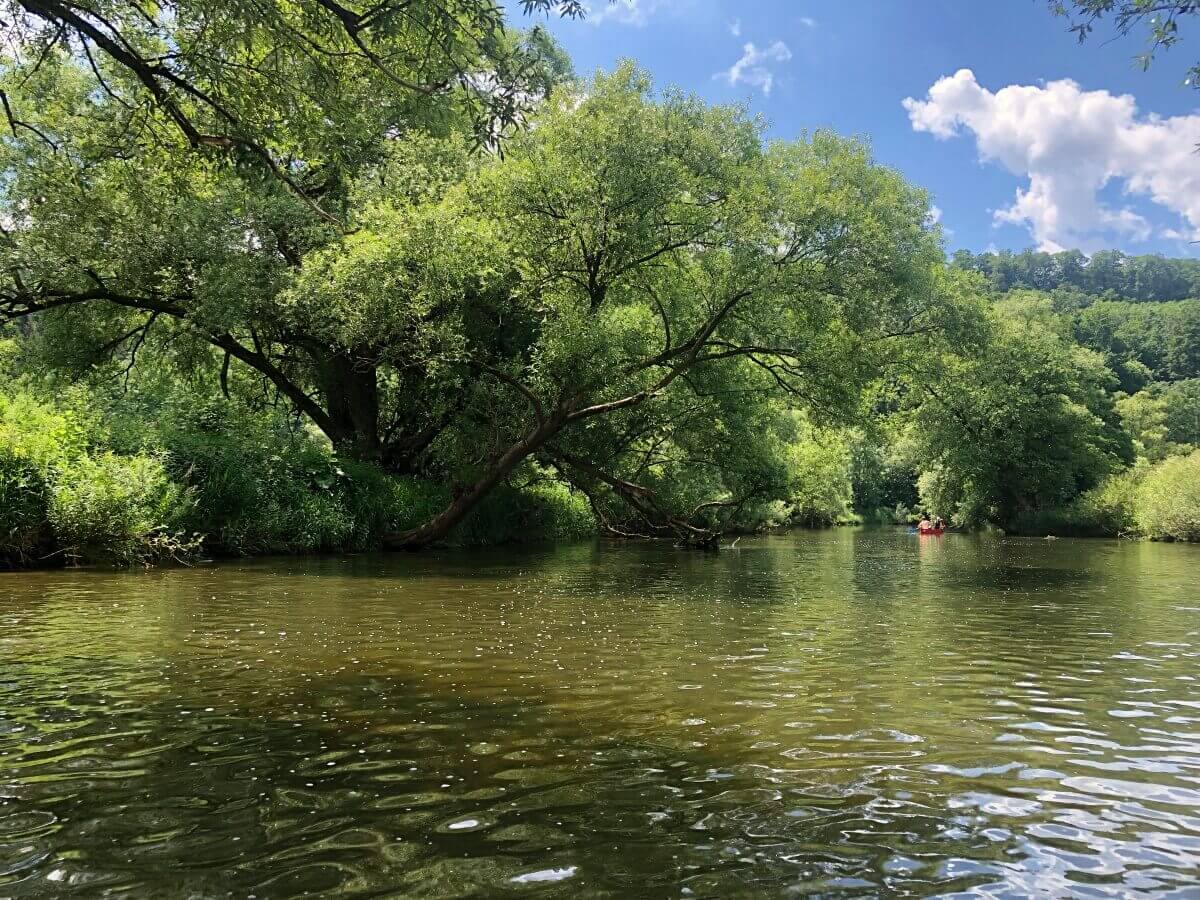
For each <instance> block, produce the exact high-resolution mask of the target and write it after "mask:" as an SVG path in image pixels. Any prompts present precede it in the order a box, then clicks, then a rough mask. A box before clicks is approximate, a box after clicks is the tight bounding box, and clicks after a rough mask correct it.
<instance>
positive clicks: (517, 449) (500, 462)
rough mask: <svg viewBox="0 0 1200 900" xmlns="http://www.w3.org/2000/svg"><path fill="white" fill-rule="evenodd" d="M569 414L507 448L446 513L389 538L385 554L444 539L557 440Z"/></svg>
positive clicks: (557, 412)
mask: <svg viewBox="0 0 1200 900" xmlns="http://www.w3.org/2000/svg"><path fill="white" fill-rule="evenodd" d="M568 414H569V410H567V409H562V408H560V409H558V410H555V412H554V414H553V415H552V416H550V418H548V419H546V420H545V421H543V422H542V423H541V424H539V425H538V426H537V428H535V429H533V431H531V432H529V433H528V434H527V435H525V437H523V438H522V439H521V440H519V441H517V443H515V444H513V445H512V446H511V447H509V448H508V450H506V451H505V452H504V453H503V454H502V455H501V456H500V457H498V458H497V459H496V460H495V461H494V462H493V463H492V464H491V466H490V467H489V468H488V469H487V470H486V471H485V472H484V473H483V475H481V476H480V477H479V478H478V479H477V480H476V481H475V483H474V484H472V485H471V486H470V487H468V488H467V489H466V490H464V491H463V492H462V493H460V494H458V495H457V496H456V497H455V498H454V499H453V501H451V503H450V505H449V506H447V507H446V508H445V509H444V510H442V511H441V512H440V513H438V514H437V515H436V516H434V517H433V518H432V519H430V520H429V521H428V522H426V523H425V524H424V525H420V526H418V527H416V528H410V529H409V530H408V531H401V532H396V533H394V534H389V535H386V536H385V537H384V539H383V546H384V549H386V550H419V549H421V548H422V547H428V546H429V545H430V544H434V543H437V542H438V541H440V540H442V539H444V538H445V537H446V536H447V535H448V534H450V532H451V531H453V530H454V527H455V526H456V525H458V523H459V522H461V521H462V520H463V519H465V518H466V517H467V514H468V513H470V512H471V510H473V509H474V508H475V507H476V506H478V505H479V503H480V501H481V500H483V498H484V497H486V496H487V495H488V494H489V493H490V492H491V490H492V488H494V487H495V486H496V485H497V484H499V483H500V482H501V481H503V480H504V478H506V477H507V476H508V474H509V473H510V472H512V470H513V469H515V468H516V467H517V466H518V465H519V464H520V463H521V462H522V461H523V460H525V459H527V458H528V457H529V455H530V454H531V453H533V452H534V451H535V450H537V449H538V448H539V447H541V446H542V445H543V444H545V443H546V441H548V440H550V438H552V437H554V435H556V434H558V432H560V431H561V430H562V429H563V426H564V425H565V424H566V421H567V416H568Z"/></svg>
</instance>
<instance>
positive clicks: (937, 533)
mask: <svg viewBox="0 0 1200 900" xmlns="http://www.w3.org/2000/svg"><path fill="white" fill-rule="evenodd" d="M918 530H919V531H920V532H921V534H932V535H933V536H934V537H940V536H941V534H942V533H943V532H944V531H945V530H946V529H945V528H921V529H918Z"/></svg>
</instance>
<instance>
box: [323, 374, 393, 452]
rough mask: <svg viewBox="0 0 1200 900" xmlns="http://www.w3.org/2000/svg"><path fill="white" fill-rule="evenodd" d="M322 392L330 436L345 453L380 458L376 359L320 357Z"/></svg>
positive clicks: (380, 444) (380, 443)
mask: <svg viewBox="0 0 1200 900" xmlns="http://www.w3.org/2000/svg"><path fill="white" fill-rule="evenodd" d="M316 363H317V371H318V374H319V377H320V382H321V392H322V393H323V394H324V396H325V409H326V412H327V413H328V415H329V431H330V434H329V439H330V440H331V441H333V445H334V447H335V448H337V450H338V451H339V452H341V453H345V454H346V455H348V456H351V457H353V458H355V459H361V460H365V461H368V462H379V461H380V459H381V457H382V453H383V447H382V442H381V441H380V438H379V383H378V380H377V371H376V367H375V365H374V363H371V362H366V361H364V360H357V359H354V358H352V357H351V356H349V355H348V354H346V353H330V354H328V355H326V354H322V355H320V356H318V357H317V358H316Z"/></svg>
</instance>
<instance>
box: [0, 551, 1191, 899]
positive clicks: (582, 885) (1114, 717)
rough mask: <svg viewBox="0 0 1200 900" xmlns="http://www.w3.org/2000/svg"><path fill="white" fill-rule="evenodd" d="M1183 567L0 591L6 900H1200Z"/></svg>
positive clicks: (27, 584) (189, 579)
mask: <svg viewBox="0 0 1200 900" xmlns="http://www.w3.org/2000/svg"><path fill="white" fill-rule="evenodd" d="M1198 575H1200V548H1195V547H1176V546H1162V545H1152V544H1133V543H1115V542H1111V543H1108V542H1076V541H1066V540H1063V541H1056V542H1051V541H1018V540H1009V541H998V540H984V539H974V538H969V537H963V536H955V535H951V536H947V537H945V538H942V539H936V538H916V537H909V536H908V535H906V534H903V533H901V532H891V531H849V530H842V531H836V532H831V533H825V534H801V535H794V536H780V537H770V538H762V539H755V540H749V541H746V540H743V541H742V542H741V543H740V544H739V545H738V547H737V548H736V549H735V550H733V551H729V552H724V553H722V554H720V555H718V556H702V555H690V554H682V553H677V552H673V551H670V550H667V549H648V548H631V547H603V546H590V545H588V546H581V547H571V548H566V549H555V550H543V551H513V550H505V551H489V552H487V553H473V554H466V553H455V554H441V555H421V556H398V557H356V558H349V559H333V560H329V559H326V560H283V561H270V562H262V563H248V564H222V565H217V566H212V567H208V568H200V569H192V570H182V571H167V572H151V573H132V574H124V573H122V574H113V573H104V572H73V573H72V572H67V573H63V572H58V573H42V574H34V575H29V574H8V575H2V576H0V897H9V896H13V897H30V896H44V897H64V896H89V897H94V896H122V897H123V896H154V897H218V896H227V895H230V896H238V897H245V896H251V895H253V896H256V897H286V896H295V895H299V894H302V893H305V892H308V893H311V894H314V895H325V896H355V897H374V896H395V897H477V896H478V897H484V896H486V897H493V896H513V897H519V896H523V895H528V896H570V897H632V896H648V897H679V896H697V897H704V896H747V897H761V896H788V895H813V894H816V895H820V896H830V897H837V896H878V895H881V894H882V895H889V896H927V895H940V894H952V893H955V892H968V893H978V894H984V895H999V896H1013V897H1020V896H1030V895H1033V894H1041V895H1046V896H1080V897H1097V896H1130V895H1133V894H1138V893H1144V894H1146V895H1155V896H1181V897H1183V896H1186V897H1196V896H1200V682H1198V681H1197V679H1198V678H1200V664H1198V662H1200V577H1198Z"/></svg>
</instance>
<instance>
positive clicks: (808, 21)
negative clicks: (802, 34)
mask: <svg viewBox="0 0 1200 900" xmlns="http://www.w3.org/2000/svg"><path fill="white" fill-rule="evenodd" d="M800 24H801V25H803V26H804V27H805V28H816V27H817V20H816V19H814V18H813V17H812V16H801V17H800Z"/></svg>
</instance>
